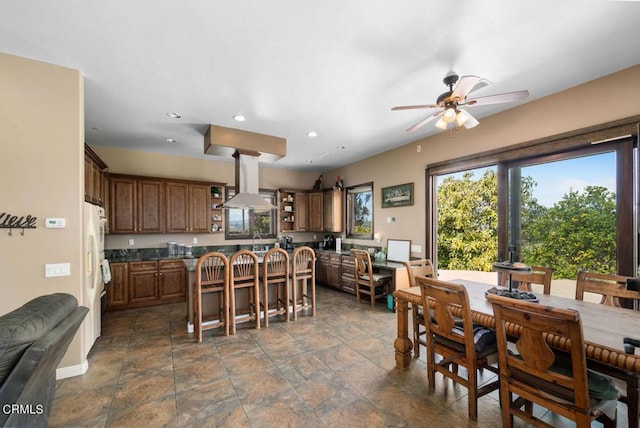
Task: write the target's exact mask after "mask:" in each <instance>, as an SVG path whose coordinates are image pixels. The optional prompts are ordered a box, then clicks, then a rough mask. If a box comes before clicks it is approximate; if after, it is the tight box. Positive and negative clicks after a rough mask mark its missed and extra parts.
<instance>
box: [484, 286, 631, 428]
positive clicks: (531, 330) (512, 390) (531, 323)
mask: <svg viewBox="0 0 640 428" xmlns="http://www.w3.org/2000/svg"><path fill="white" fill-rule="evenodd" d="M487 299H488V300H489V301H490V302H491V303H492V305H493V314H494V316H495V319H496V336H497V341H498V356H499V367H500V405H501V408H502V426H503V427H513V417H514V416H517V417H518V418H520V419H523V420H524V421H525V422H527V423H528V424H532V425H535V426H543V427H549V428H551V427H553V425H550V424H549V423H547V422H545V421H543V420H541V419H540V418H538V417H536V416H534V415H533V403H535V404H538V405H540V406H542V407H545V408H547V409H549V410H550V411H552V412H554V413H557V414H559V415H562V416H564V417H566V418H569V419H571V420H572V421H574V422H575V424H576V426H577V427H580V428H585V427H589V426H591V421H593V420H598V421H600V422H602V423H603V424H604V426H605V427H615V426H616V400H617V398H618V391H617V390H616V389H615V387H614V386H613V383H612V382H611V381H610V380H609V379H608V378H606V377H604V376H601V375H599V374H597V373H595V372H592V371H590V370H587V359H586V354H585V348H584V339H583V336H582V324H581V321H580V313H579V312H577V311H575V310H571V309H560V308H552V307H549V306H543V305H539V304H537V303H530V302H524V301H522V300H517V299H512V298H508V297H502V296H496V295H488V296H487ZM548 334H553V335H554V336H561V337H564V338H567V339H569V340H570V346H571V349H570V351H569V355H568V356H566V357H565V356H561V355H560V354H557V353H555V352H554V351H553V350H552V349H551V347H550V346H549V344H548V342H547V340H546V338H547V335H548ZM508 336H510V337H513V336H516V337H517V341H516V343H515V345H516V349H517V351H518V353H519V354H514V353H513V352H509V350H508V345H507V338H508ZM513 394H516V395H517V396H518V398H516V399H515V400H514V397H513ZM523 408H524V409H523ZM607 415H609V416H607Z"/></svg>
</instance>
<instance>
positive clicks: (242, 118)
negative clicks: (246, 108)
mask: <svg viewBox="0 0 640 428" xmlns="http://www.w3.org/2000/svg"><path fill="white" fill-rule="evenodd" d="M233 120H237V121H238V122H244V121H245V120H247V118H246V117H244V116H243V115H241V114H236V115H235V116H233Z"/></svg>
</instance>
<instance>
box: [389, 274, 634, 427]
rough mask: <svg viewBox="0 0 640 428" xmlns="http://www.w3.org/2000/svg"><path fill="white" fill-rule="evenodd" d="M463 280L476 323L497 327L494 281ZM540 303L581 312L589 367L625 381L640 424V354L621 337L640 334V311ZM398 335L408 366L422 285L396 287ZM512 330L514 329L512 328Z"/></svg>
mask: <svg viewBox="0 0 640 428" xmlns="http://www.w3.org/2000/svg"><path fill="white" fill-rule="evenodd" d="M451 282H455V283H458V284H463V285H465V287H466V288H467V292H468V294H469V303H470V305H471V317H472V318H473V322H474V323H478V324H481V325H483V326H486V327H489V328H495V319H494V317H493V307H492V306H491V303H489V301H488V300H487V299H486V298H485V295H484V294H485V291H486V290H488V289H489V288H491V287H494V286H493V285H489V284H482V283H477V282H471V281H465V280H453V281H451ZM536 295H537V296H538V298H539V299H540V304H541V305H548V306H556V307H560V308H569V309H575V310H577V311H578V312H580V318H581V319H582V329H583V332H584V341H585V352H586V355H587V360H588V363H589V367H591V368H593V369H595V370H598V371H601V372H603V373H606V374H608V375H610V376H613V377H616V378H618V379H621V380H623V381H625V382H626V384H627V397H628V401H629V403H628V406H629V427H634V428H637V427H638V419H639V417H640V410H639V409H640V406H639V405H638V401H639V397H640V393H639V390H640V387H639V378H640V355H628V354H625V352H624V349H623V345H622V338H623V337H636V338H637V337H638V336H640V334H639V333H640V312H638V311H633V310H630V309H625V308H614V307H611V306H605V305H601V304H598V303H591V302H585V301H581V300H574V299H569V298H566V297H559V296H553V295H545V294H541V293H536ZM393 296H394V298H395V301H396V312H397V320H398V337H397V338H396V340H395V342H394V347H395V351H396V367H397V368H399V369H402V370H405V369H406V368H407V367H409V364H410V362H411V350H412V348H413V344H412V341H411V340H410V339H409V316H408V313H409V311H408V308H409V303H414V304H420V305H421V304H422V296H421V294H420V287H410V288H406V289H401V290H396V291H395V292H394V293H393ZM509 333H514V332H513V331H510V332H509ZM565 342H566V339H565V338H562V337H554V338H553V339H552V344H553V346H555V347H557V348H559V349H568V348H567V346H566V343H565Z"/></svg>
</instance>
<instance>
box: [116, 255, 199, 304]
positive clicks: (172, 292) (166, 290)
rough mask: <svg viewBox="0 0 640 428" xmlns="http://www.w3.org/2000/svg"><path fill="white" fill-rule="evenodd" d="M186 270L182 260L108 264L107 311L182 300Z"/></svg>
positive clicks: (185, 288)
mask: <svg viewBox="0 0 640 428" xmlns="http://www.w3.org/2000/svg"><path fill="white" fill-rule="evenodd" d="M186 290H187V269H186V267H185V265H184V262H183V261H182V259H166V260H151V261H139V262H129V263H111V283H110V284H109V285H108V286H107V310H108V311H112V310H120V309H131V308H140V307H143V306H154V305H163V304H167V303H177V302H183V301H184V300H185V299H186V295H187V292H186Z"/></svg>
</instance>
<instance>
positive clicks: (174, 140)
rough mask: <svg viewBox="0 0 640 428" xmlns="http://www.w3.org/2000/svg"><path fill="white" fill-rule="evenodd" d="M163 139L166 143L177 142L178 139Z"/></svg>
mask: <svg viewBox="0 0 640 428" xmlns="http://www.w3.org/2000/svg"><path fill="white" fill-rule="evenodd" d="M164 141H166V142H167V143H177V142H178V140H176V139H175V138H165V139H164Z"/></svg>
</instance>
